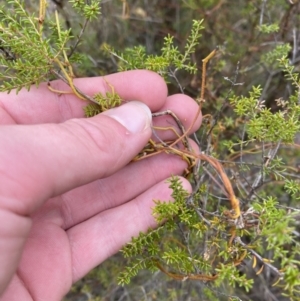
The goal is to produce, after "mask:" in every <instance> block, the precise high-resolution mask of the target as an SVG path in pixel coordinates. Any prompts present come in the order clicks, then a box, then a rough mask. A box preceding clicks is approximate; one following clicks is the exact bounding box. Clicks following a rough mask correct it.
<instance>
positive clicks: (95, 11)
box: [69, 0, 101, 21]
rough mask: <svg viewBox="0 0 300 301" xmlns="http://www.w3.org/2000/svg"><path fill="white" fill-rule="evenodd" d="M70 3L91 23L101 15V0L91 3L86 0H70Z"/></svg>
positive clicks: (93, 0) (94, 0)
mask: <svg viewBox="0 0 300 301" xmlns="http://www.w3.org/2000/svg"><path fill="white" fill-rule="evenodd" d="M69 2H70V3H72V6H73V8H75V10H76V11H77V12H79V13H80V14H82V15H83V16H84V17H85V18H86V19H87V20H89V21H90V20H92V19H96V18H98V16H99V15H100V3H101V0H91V1H90V2H89V3H87V2H86V1H84V0H70V1H69Z"/></svg>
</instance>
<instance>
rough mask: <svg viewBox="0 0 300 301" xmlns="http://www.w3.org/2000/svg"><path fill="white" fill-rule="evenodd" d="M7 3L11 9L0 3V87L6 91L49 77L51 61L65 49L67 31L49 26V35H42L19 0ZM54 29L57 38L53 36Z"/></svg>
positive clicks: (33, 18) (67, 36) (37, 23)
mask: <svg viewBox="0 0 300 301" xmlns="http://www.w3.org/2000/svg"><path fill="white" fill-rule="evenodd" d="M8 3H9V5H10V7H11V9H7V8H5V7H4V6H3V5H2V6H1V7H0V34H1V39H0V46H1V52H2V53H1V54H2V55H1V56H0V66H1V69H0V81H1V82H2V84H1V86H0V91H8V92H10V91H11V90H12V89H17V91H19V90H20V89H21V88H23V87H25V88H27V89H29V88H30V86H31V85H33V84H35V85H38V84H39V83H40V82H41V81H45V80H48V79H49V78H51V70H52V69H53V64H55V60H56V59H58V58H59V57H61V56H62V51H63V50H65V49H66V43H67V41H68V39H69V38H70V31H68V30H65V31H63V30H61V28H57V27H56V28H53V27H52V28H49V30H50V39H44V38H43V35H42V31H41V29H40V24H39V21H38V17H37V16H36V15H34V14H33V15H30V14H29V13H28V12H27V11H26V10H25V8H24V3H23V2H21V1H16V0H14V1H9V2H8ZM58 30H59V31H60V39H55V40H54V39H53V38H55V37H57V31H58ZM1 70H2V72H1Z"/></svg>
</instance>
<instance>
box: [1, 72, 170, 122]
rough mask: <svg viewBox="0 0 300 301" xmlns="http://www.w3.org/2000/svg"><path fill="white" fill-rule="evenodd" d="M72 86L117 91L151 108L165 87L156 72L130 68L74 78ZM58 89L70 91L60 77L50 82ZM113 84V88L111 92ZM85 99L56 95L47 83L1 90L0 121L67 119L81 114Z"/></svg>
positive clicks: (158, 103)
mask: <svg viewBox="0 0 300 301" xmlns="http://www.w3.org/2000/svg"><path fill="white" fill-rule="evenodd" d="M74 85H75V86H76V87H77V88H79V89H80V90H81V91H82V92H84V93H85V94H87V95H89V96H93V95H94V94H95V93H102V94H105V93H106V92H111V93H113V92H114V93H117V94H119V95H120V97H121V99H122V100H124V101H130V100H138V101H141V102H144V103H145V104H146V105H147V106H148V107H149V108H150V109H151V110H152V111H156V110H158V109H159V108H160V107H161V106H163V104H164V102H165V100H166V97H167V86H166V83H165V82H164V80H163V79H162V78H161V77H160V76H159V75H158V74H156V73H154V72H151V71H147V70H132V71H126V72H120V73H115V74H110V75H107V76H105V77H92V78H78V79H74ZM51 87H52V88H54V89H56V90H59V91H71V89H70V87H68V86H67V84H65V83H64V82H62V81H61V80H56V81H53V82H51ZM112 87H113V88H114V91H112ZM87 104H88V102H86V101H84V100H81V99H78V98H77V97H76V96H75V95H74V94H56V93H53V92H51V91H50V90H49V89H48V86H47V83H42V84H40V86H39V87H38V88H36V87H35V86H32V87H31V89H30V91H29V92H28V91H27V90H25V89H23V90H21V91H20V92H19V93H18V94H15V92H14V91H12V92H11V93H10V94H7V93H0V123H2V124H13V123H17V124H38V123H60V122H63V121H66V120H68V119H70V118H80V117H84V111H83V108H84V107H85V106H86V105H87Z"/></svg>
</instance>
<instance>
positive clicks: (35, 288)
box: [0, 71, 201, 301]
mask: <svg viewBox="0 0 300 301" xmlns="http://www.w3.org/2000/svg"><path fill="white" fill-rule="evenodd" d="M106 81H108V82H109V83H110V84H112V86H114V87H115V91H116V93H118V94H119V95H120V96H121V97H122V99H124V100H125V101H130V100H139V101H140V102H143V103H145V104H146V105H147V106H148V107H149V108H150V109H151V111H153V112H155V111H163V110H165V109H167V108H168V109H170V110H172V111H173V112H174V113H175V114H176V115H177V116H178V117H179V118H180V120H181V121H182V123H183V124H184V126H185V127H186V128H188V127H189V125H190V124H191V122H192V120H193V118H194V114H195V112H196V110H197V105H196V103H195V102H194V101H193V100H192V99H191V98H189V97H187V96H185V95H173V96H170V97H167V88H166V85H165V83H164V81H163V80H162V79H161V78H160V77H159V76H158V75H156V74H155V73H152V72H148V71H129V72H122V73H118V74H113V75H109V76H106V77H105V80H104V79H103V78H86V79H76V80H75V85H76V86H77V87H79V88H80V89H81V90H82V91H84V92H85V93H87V94H89V95H93V94H94V93H96V92H99V91H100V92H102V93H105V92H106V91H107V90H109V87H108V86H107V83H106ZM51 86H52V87H53V88H55V89H57V90H67V89H68V88H67V87H66V86H65V84H63V83H62V82H60V81H55V82H53V83H51ZM84 105H86V104H85V103H84V102H83V101H81V100H79V99H77V98H76V97H75V96H74V95H71V94H63V95H56V94H53V93H52V92H50V91H49V90H48V88H47V85H46V84H41V85H40V87H39V88H38V89H36V88H34V87H32V89H31V90H30V92H27V91H24V90H22V91H21V92H19V94H18V95H15V94H14V93H13V92H12V93H11V94H9V95H7V94H4V93H2V94H0V123H1V126H0V141H1V148H0V162H1V164H0V221H1V225H0V295H1V294H2V298H1V300H9V301H14V300H18V301H20V300H22V301H27V300H41V299H42V300H52V301H53V300H61V298H62V297H63V296H64V295H65V294H66V293H67V292H68V291H69V289H70V287H71V285H72V283H74V282H75V281H77V280H78V279H80V278H82V277H83V276H84V275H85V274H86V273H88V271H90V270H91V269H92V268H94V267H95V266H97V265H98V264H100V263H101V262H103V261H104V260H105V259H107V258H108V257H110V256H111V255H113V254H114V253H116V252H117V251H118V250H119V249H120V248H121V247H122V246H123V245H124V244H125V243H126V242H128V241H130V239H131V237H132V236H136V235H138V233H139V232H140V231H146V230H147V229H148V228H150V227H155V225H156V224H155V221H154V219H153V217H152V215H151V208H152V207H153V201H152V200H153V199H160V200H169V199H170V198H171V197H170V195H171V191H170V189H169V188H168V184H167V183H166V181H165V180H166V179H167V178H168V177H169V176H170V175H180V174H182V172H183V171H184V169H185V168H186V163H185V162H184V161H183V160H181V158H179V157H178V156H173V155H167V154H160V155H157V156H154V157H151V158H148V159H144V160H141V161H138V162H130V161H131V160H132V158H133V157H134V156H135V155H137V153H139V151H140V150H141V149H142V148H143V147H144V145H145V144H146V143H147V142H148V140H149V138H150V137H151V133H152V132H151V127H150V121H151V115H150V112H149V110H148V109H147V107H146V106H143V105H141V104H140V103H136V102H134V103H131V104H130V103H128V104H125V105H123V106H121V107H119V108H116V109H112V110H109V111H107V112H105V113H102V114H100V115H98V116H95V117H93V118H89V119H85V118H82V117H84V116H83V115H84V114H83V110H82V108H83V106H84ZM118 121H120V122H121V123H122V124H123V125H122V124H120V123H119V122H118ZM200 122H201V121H200V118H199V119H198V120H197V122H196V124H195V125H194V126H193V128H192V131H195V130H196V129H197V128H198V127H199V126H200ZM153 124H154V125H157V124H159V126H163V125H164V126H170V124H172V125H173V124H174V121H173V120H172V118H171V117H168V116H162V117H158V118H155V119H154V120H153ZM124 126H129V129H126V128H125V127H124ZM160 135H161V137H162V139H166V138H168V139H169V138H173V139H174V138H175V137H174V134H173V133H172V131H167V132H161V133H160ZM182 183H183V186H184V187H185V188H186V189H187V190H189V191H190V190H191V187H190V184H189V183H188V181H187V180H185V179H184V178H182Z"/></svg>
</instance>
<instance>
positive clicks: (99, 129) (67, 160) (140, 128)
mask: <svg viewBox="0 0 300 301" xmlns="http://www.w3.org/2000/svg"><path fill="white" fill-rule="evenodd" d="M150 137H151V112H150V109H149V108H148V107H147V106H146V105H145V104H143V103H141V102H137V101H132V102H129V103H127V104H124V105H122V106H120V107H118V108H114V109H111V110H109V111H106V112H105V113H102V114H100V115H97V116H95V117H93V118H89V119H70V120H68V121H67V122H65V123H61V124H42V125H22V126H20V125H18V126H14V125H13V126H2V127H0V141H2V142H3V144H2V145H4V146H5V147H2V148H1V149H0V161H1V162H4V164H1V166H0V175H2V176H3V179H1V189H0V191H1V195H2V196H3V197H4V199H7V200H10V201H9V202H7V207H6V208H7V209H10V210H13V211H15V212H18V214H29V213H30V212H32V210H33V209H34V208H36V207H37V206H39V205H40V204H41V203H42V202H43V201H45V200H46V199H48V198H50V197H53V196H55V195H59V194H61V193H63V192H66V191H68V190H70V189H72V188H75V187H78V186H81V185H84V184H86V183H89V182H91V181H94V180H96V179H99V178H103V177H107V176H109V175H111V174H113V173H114V172H116V171H117V170H119V169H120V168H122V167H123V166H125V165H126V164H128V163H129V162H130V161H131V160H132V158H133V157H134V156H135V155H136V154H137V153H138V152H139V151H140V150H141V149H142V148H143V147H144V145H145V144H146V143H147V141H148V140H149V139H150ZM20 201H21V202H20ZM16 206H17V207H16Z"/></svg>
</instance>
